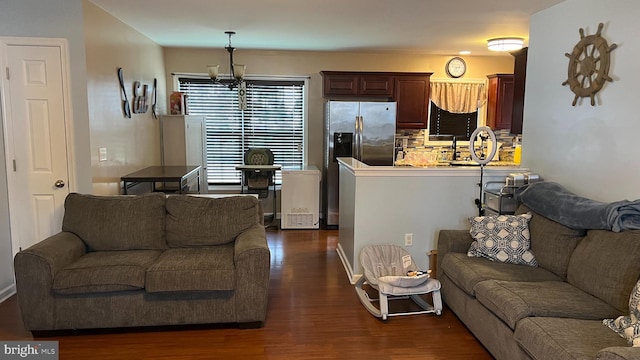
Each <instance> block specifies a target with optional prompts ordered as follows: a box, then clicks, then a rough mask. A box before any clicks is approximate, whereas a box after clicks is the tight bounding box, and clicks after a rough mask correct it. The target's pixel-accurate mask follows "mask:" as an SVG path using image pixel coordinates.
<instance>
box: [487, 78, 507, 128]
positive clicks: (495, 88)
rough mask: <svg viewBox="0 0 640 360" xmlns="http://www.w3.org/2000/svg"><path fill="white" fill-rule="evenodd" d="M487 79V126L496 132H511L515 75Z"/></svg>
mask: <svg viewBox="0 0 640 360" xmlns="http://www.w3.org/2000/svg"><path fill="white" fill-rule="evenodd" d="M487 78H488V79H489V89H488V90H487V126H489V127H490V128H492V129H494V130H496V129H509V130H511V116H512V113H513V111H512V109H513V74H493V75H488V76H487Z"/></svg>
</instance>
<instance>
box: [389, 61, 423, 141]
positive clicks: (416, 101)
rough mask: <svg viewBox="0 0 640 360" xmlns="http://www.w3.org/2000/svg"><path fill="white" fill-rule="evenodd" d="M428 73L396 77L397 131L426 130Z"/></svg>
mask: <svg viewBox="0 0 640 360" xmlns="http://www.w3.org/2000/svg"><path fill="white" fill-rule="evenodd" d="M430 77H431V74H430V73H419V74H403V75H398V76H396V91H395V96H394V100H395V101H396V103H397V108H398V113H397V114H396V128H397V129H426V128H427V123H428V122H429V78H430Z"/></svg>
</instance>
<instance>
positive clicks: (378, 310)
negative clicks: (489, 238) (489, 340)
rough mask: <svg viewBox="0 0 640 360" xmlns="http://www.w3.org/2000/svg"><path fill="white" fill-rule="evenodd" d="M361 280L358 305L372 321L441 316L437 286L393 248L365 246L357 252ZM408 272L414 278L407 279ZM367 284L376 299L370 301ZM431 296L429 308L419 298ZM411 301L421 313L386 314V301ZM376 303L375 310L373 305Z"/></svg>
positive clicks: (400, 250)
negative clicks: (426, 315) (399, 317)
mask: <svg viewBox="0 0 640 360" xmlns="http://www.w3.org/2000/svg"><path fill="white" fill-rule="evenodd" d="M360 263H361V265H362V267H363V269H364V274H363V276H362V277H361V278H360V279H359V280H358V282H357V283H356V285H355V287H356V293H357V294H358V297H359V298H360V302H362V305H364V307H365V308H366V309H367V310H368V311H369V312H370V313H371V314H372V315H373V316H375V317H381V318H382V320H387V317H389V316H400V315H414V314H427V313H435V314H436V315H440V314H442V299H441V297H440V282H439V281H438V280H436V279H430V278H429V274H428V273H424V272H422V271H420V269H419V268H418V267H417V266H416V264H415V262H414V261H413V259H412V258H411V255H409V253H408V252H407V251H406V250H405V249H403V248H402V247H400V246H396V245H369V246H366V247H365V248H364V249H362V251H361V252H360ZM408 272H413V273H414V274H417V275H415V276H407V273H408ZM365 284H368V285H369V286H371V287H372V288H373V289H375V290H377V291H378V299H372V298H371V297H370V296H369V294H368V293H367V291H366V290H365V289H364V288H363V285H365ZM428 293H431V294H432V298H433V305H431V304H429V303H427V302H426V301H425V300H424V299H423V298H422V297H421V296H420V295H424V294H428ZM398 298H403V299H406V298H411V299H412V300H413V301H414V302H415V303H416V304H417V305H418V306H420V308H422V310H419V311H409V312H399V313H389V304H388V300H393V299H398ZM374 302H379V303H380V304H379V307H376V306H375V305H374V304H373V303H374Z"/></svg>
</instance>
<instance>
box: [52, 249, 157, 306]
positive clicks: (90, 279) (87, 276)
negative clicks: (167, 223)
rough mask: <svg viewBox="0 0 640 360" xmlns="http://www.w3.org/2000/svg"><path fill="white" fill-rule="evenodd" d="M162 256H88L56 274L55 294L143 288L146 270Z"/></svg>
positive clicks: (104, 253) (137, 252)
mask: <svg viewBox="0 0 640 360" xmlns="http://www.w3.org/2000/svg"><path fill="white" fill-rule="evenodd" d="M161 253H162V252H161V251H159V250H126V251H98V252H90V253H87V254H85V255H83V256H82V257H80V258H79V259H78V260H76V261H75V262H73V263H71V264H70V265H68V266H66V267H64V268H63V269H62V270H60V271H59V272H58V273H57V274H56V275H55V278H54V280H53V292H54V293H56V294H64V295H69V294H91V293H104V292H114V291H127V290H140V289H143V288H144V281H145V276H146V271H147V268H148V267H149V266H150V265H151V264H153V262H154V261H156V259H158V257H159V256H160V254H161Z"/></svg>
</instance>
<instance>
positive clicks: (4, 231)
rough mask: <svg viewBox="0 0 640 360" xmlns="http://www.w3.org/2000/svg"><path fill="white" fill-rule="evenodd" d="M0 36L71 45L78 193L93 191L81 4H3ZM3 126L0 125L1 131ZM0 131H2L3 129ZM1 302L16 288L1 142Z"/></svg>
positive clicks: (67, 0)
mask: <svg viewBox="0 0 640 360" xmlns="http://www.w3.org/2000/svg"><path fill="white" fill-rule="evenodd" d="M0 36H7V37H9V36H11V37H13V36H16V37H47V38H50V37H53V38H66V39H67V40H68V42H69V61H70V69H71V75H70V76H71V83H70V89H71V97H72V100H71V101H72V104H71V105H72V112H73V114H72V115H73V121H74V127H73V131H74V135H75V137H74V139H73V141H74V147H75V152H76V164H75V166H76V171H77V174H78V179H77V180H78V184H76V185H77V189H78V191H82V192H90V191H91V176H90V175H91V161H90V156H89V122H88V111H87V87H86V82H87V81H86V64H85V46H84V34H83V21H82V0H47V1H42V0H2V1H0ZM1 127H2V123H1V122H0V128H1ZM0 130H1V129H0ZM0 145H1V147H0V300H1V297H2V296H3V293H4V292H5V291H6V290H7V289H9V288H11V287H12V286H13V266H12V264H13V259H12V258H11V254H12V252H11V238H10V236H11V235H10V233H9V209H8V204H7V184H6V177H7V174H6V166H5V162H4V160H5V152H4V143H3V141H2V140H0Z"/></svg>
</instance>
